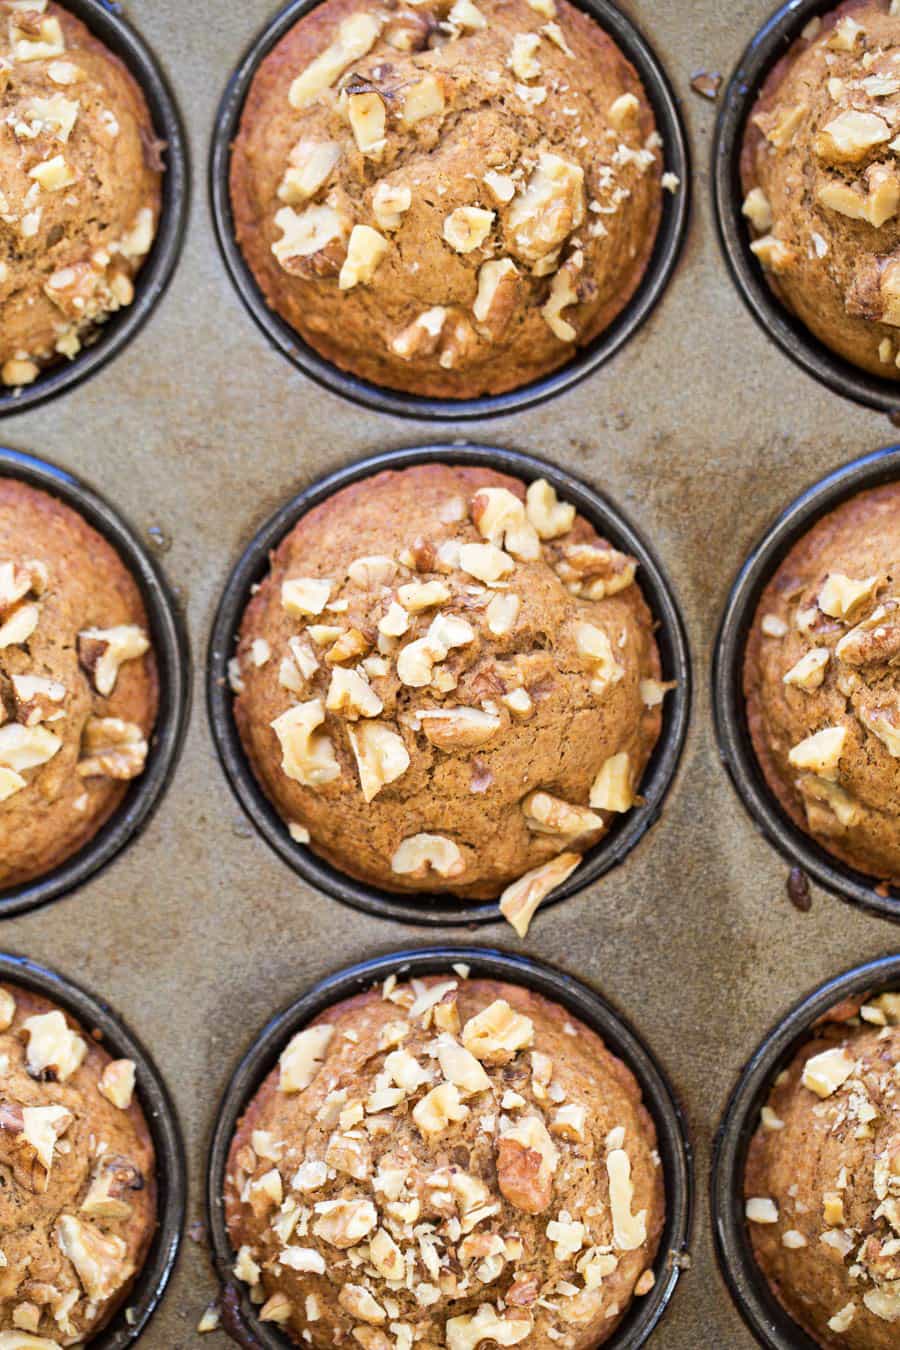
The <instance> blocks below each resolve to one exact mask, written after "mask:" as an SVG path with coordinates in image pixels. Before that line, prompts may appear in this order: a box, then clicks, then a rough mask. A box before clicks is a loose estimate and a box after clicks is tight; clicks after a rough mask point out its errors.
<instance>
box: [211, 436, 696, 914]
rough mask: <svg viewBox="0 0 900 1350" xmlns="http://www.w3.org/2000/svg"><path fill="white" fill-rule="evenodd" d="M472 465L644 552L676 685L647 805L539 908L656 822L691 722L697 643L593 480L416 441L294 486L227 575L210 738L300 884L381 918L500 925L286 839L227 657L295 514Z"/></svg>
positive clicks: (495, 452)
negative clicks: (347, 868)
mask: <svg viewBox="0 0 900 1350" xmlns="http://www.w3.org/2000/svg"><path fill="white" fill-rule="evenodd" d="M426 463H446V464H450V465H453V464H464V465H465V464H474V465H482V466H484V467H487V468H493V469H495V470H499V471H500V472H502V473H508V474H510V475H512V476H514V477H515V478H517V479H519V480H520V481H524V482H530V481H532V480H533V479H535V478H540V477H546V478H547V480H548V481H549V482H550V483H552V484H553V486H554V487H555V488H556V490H557V491H558V492H559V493H560V495H561V496H564V497H565V498H566V500H568V501H570V502H573V503H574V505H575V506H576V508H577V510H578V512H579V513H580V514H582V515H584V516H585V518H586V519H587V520H588V521H589V522H590V523H591V524H592V525H594V526H595V528H597V529H598V531H599V532H600V533H601V534H602V535H605V536H607V537H608V538H610V540H611V542H612V543H613V544H614V545H616V546H621V547H624V548H625V549H626V550H627V551H628V552H629V553H632V554H633V555H634V556H636V557H637V558H638V561H639V568H638V584H639V586H640V588H641V592H642V594H643V596H644V598H645V600H646V602H647V604H648V607H649V609H650V611H651V614H652V616H653V618H654V619H655V620H656V621H657V632H656V638H657V642H658V644H659V646H660V651H661V655H662V657H663V661H664V667H665V668H664V670H663V678H664V679H674V680H676V681H677V686H676V688H675V689H673V690H672V691H671V692H670V693H668V694H667V695H666V698H665V700H664V703H663V725H662V730H661V732H660V737H659V740H658V742H657V744H656V747H655V748H654V751H653V754H652V755H651V757H650V760H649V763H648V765H647V768H646V769H645V771H644V776H643V778H642V779H641V785H640V786H641V795H642V798H644V802H643V804H642V805H640V806H636V807H633V808H632V810H631V811H629V812H628V813H627V814H625V815H624V816H622V817H621V819H620V820H618V821H616V822H614V824H613V826H612V827H611V828H610V830H609V832H608V833H607V834H606V835H604V837H603V838H602V839H601V840H600V842H599V843H598V844H596V845H595V846H594V848H593V849H590V850H588V851H587V852H586V853H585V855H584V858H585V861H584V863H582V864H580V865H579V867H578V868H576V870H575V872H574V873H573V874H572V876H571V877H570V878H569V879H568V880H567V881H566V882H564V883H563V884H562V885H561V886H559V887H557V888H556V889H555V890H554V891H553V892H552V893H551V895H550V896H549V897H548V898H547V899H546V900H544V901H543V902H542V904H541V906H540V909H539V911H538V916H540V914H541V913H542V912H543V911H544V910H545V909H547V908H548V907H549V906H550V905H552V904H556V903H558V902H559V901H561V900H565V899H568V898H569V897H570V896H573V895H576V894H578V893H580V892H581V891H584V890H585V889H587V887H589V886H591V885H593V884H594V883H595V882H596V881H598V880H599V878H600V877H602V876H604V875H605V874H606V873H607V872H609V871H611V870H612V869H613V868H615V867H616V866H617V865H618V864H619V863H621V862H623V861H624V860H625V858H626V857H627V856H628V854H629V853H630V852H631V851H632V849H634V848H635V847H636V846H637V845H638V844H639V843H640V842H641V840H642V839H643V837H644V836H645V835H646V834H647V832H648V831H649V830H650V828H651V827H652V826H653V825H654V824H655V823H656V821H657V820H658V819H659V816H660V814H661V812H662V808H663V805H664V803H665V800H666V798H667V797H668V794H669V791H670V790H671V788H672V786H673V784H674V781H675V778H676V775H677V770H678V766H679V762H680V759H681V754H682V750H683V748H684V742H685V738H686V735H687V729H688V724H689V721H690V713H691V703H692V673H691V659H690V649H689V646H688V640H687V635H686V631H685V627H684V621H683V619H682V616H681V610H680V607H679V604H678V601H677V598H676V592H675V590H674V588H673V586H672V583H671V581H670V579H669V577H668V574H667V572H666V571H665V569H664V568H663V566H662V564H661V563H660V562H659V560H658V558H657V556H656V553H655V551H654V550H653V549H652V548H651V547H650V546H649V545H647V544H646V543H645V542H644V539H643V535H642V534H641V533H640V532H639V531H638V530H637V529H636V527H635V526H633V525H632V524H631V521H630V520H629V519H628V518H627V517H626V516H625V515H624V513H623V512H622V511H621V509H620V508H619V507H618V506H617V505H615V504H614V503H613V502H612V501H611V500H610V499H609V498H608V497H606V496H605V495H604V494H603V493H601V492H599V491H598V490H597V489H596V488H594V487H592V486H591V485H589V484H587V483H585V482H584V481H583V480H582V479H580V478H577V477H576V476H575V475H573V474H572V473H570V472H569V471H568V470H567V469H564V468H561V467H559V466H557V465H555V464H553V463H551V462H549V461H544V460H540V459H537V458H536V457H535V456H532V455H528V454H524V453H523V452H521V451H518V450H508V449H503V448H499V447H496V446H487V445H481V444H469V443H454V444H449V445H446V444H438V445H426V446H411V447H406V448H403V449H398V450H387V451H381V452H378V453H376V454H374V455H370V456H367V457H366V458H364V459H360V460H355V461H353V462H351V463H350V464H348V465H345V466H344V467H343V468H342V469H338V470H336V471H334V472H332V473H330V474H327V475H326V476H325V477H323V478H319V479H317V480H316V481H314V482H313V483H311V484H309V485H307V486H306V487H305V488H303V489H301V490H300V491H299V492H298V493H296V494H294V495H293V496H292V497H291V498H290V499H289V500H288V501H287V502H286V503H285V504H284V505H282V506H281V507H280V508H279V509H278V510H277V511H276V512H275V513H274V515H272V516H270V517H269V518H268V520H267V521H266V522H265V523H264V524H263V525H262V526H261V527H260V528H259V529H258V530H257V531H256V532H255V533H254V535H253V537H252V538H251V540H250V542H249V543H248V544H247V545H246V546H245V548H244V549H243V550H242V552H241V554H240V557H239V558H238V561H237V562H236V563H235V564H234V566H233V568H232V570H231V572H230V573H229V575H228V579H227V581H226V584H225V587H224V589H223V591H222V594H221V598H220V600H219V603H218V607H217V610H216V615H215V618H214V621H213V626H212V630H211V633H210V640H209V649H208V655H207V680H206V692H207V713H208V717H209V721H210V727H211V730H212V735H213V740H214V742H215V746H216V750H217V752H218V755H219V759H220V761H221V763H222V766H223V768H224V770H225V775H226V778H227V779H228V782H229V784H230V786H231V789H232V791H233V792H234V794H235V796H236V797H237V800H238V802H239V804H240V806H241V808H242V810H243V811H244V812H245V814H246V815H247V816H248V817H249V819H250V820H251V822H252V823H253V825H254V826H255V828H256V830H257V832H258V833H259V834H260V835H261V836H262V837H263V838H264V839H265V841H266V842H267V843H268V844H269V846H270V847H272V848H273V849H274V851H275V852H276V853H277V854H278V855H279V857H280V858H281V859H282V861H283V862H285V863H287V864H288V866H289V867H291V868H292V869H293V871H294V872H296V873H297V874H298V875H299V876H300V877H301V878H302V879H303V880H305V881H306V882H307V883H308V884H310V885H311V886H313V887H314V888H315V889H316V890H318V891H320V892H322V893H324V894H325V895H327V896H329V897H331V898H332V899H336V900H339V901H341V902H342V903H344V904H347V905H351V906H353V907H355V908H357V909H361V910H364V911H366V912H367V913H369V914H374V915H376V916H377V917H380V918H387V919H393V920H396V921H399V922H403V923H410V924H416V925H418V926H426V927H433V926H447V925H452V926H459V925H463V924H465V925H471V924H473V923H497V922H503V919H502V916H501V914H500V912H499V909H498V901H497V900H488V901H479V900H469V899H466V898H459V899H456V898H454V897H453V896H452V895H451V896H447V895H446V894H445V895H440V894H435V893H430V892H429V893H421V898H418V897H419V893H416V892H389V891H385V890H381V889H380V888H378V887H376V886H373V885H370V884H368V883H366V882H362V881H357V880H355V879H354V878H353V877H351V876H350V875H349V874H348V873H345V872H343V871H341V870H340V869H338V868H336V867H334V866H332V865H331V864H330V863H328V862H326V860H325V859H324V858H320V857H319V856H318V855H316V854H315V853H313V851H312V850H311V849H310V848H308V847H307V846H306V845H303V844H298V843H295V842H294V840H292V839H291V837H290V835H289V833H288V829H287V825H286V824H285V822H284V821H283V820H282V818H281V817H280V816H279V815H278V813H277V812H276V810H275V808H274V806H272V804H271V803H270V802H269V800H268V798H267V797H266V796H265V794H264V793H263V791H262V789H261V788H260V786H259V784H258V783H257V781H256V778H255V776H254V774H253V771H252V769H251V767H250V764H249V761H248V759H247V757H246V755H245V753H244V750H243V746H242V745H241V742H240V737H239V735H238V732H237V727H236V725H235V721H234V716H233V712H232V697H233V696H232V693H231V690H230V686H229V683H228V661H229V658H230V657H231V656H232V655H233V654H234V650H235V638H236V636H237V633H238V630H239V627H240V622H241V617H242V615H243V612H244V608H245V606H246V604H247V602H248V600H249V598H250V588H251V586H252V585H253V584H254V583H255V582H257V581H259V580H260V579H261V578H262V577H263V576H264V575H265V574H266V573H267V571H268V568H269V555H270V551H271V550H272V549H273V548H275V547H277V545H278V544H279V543H280V542H281V540H282V539H283V538H284V537H285V535H286V534H287V533H289V531H290V530H291V529H292V528H293V526H294V525H295V524H296V523H297V521H298V520H299V519H300V518H301V517H302V516H303V515H305V514H306V513H307V512H308V511H309V510H310V509H312V508H313V507H314V506H316V505H317V504H318V503H319V502H321V501H323V500H325V499H326V498H328V497H330V496H332V495H333V494H334V493H336V492H338V491H340V490H341V489H342V488H344V487H347V486H349V485H350V484H351V483H355V482H357V481H359V480H360V479H363V478H368V477H370V476H372V475H374V474H377V473H379V472H381V471H382V470H385V469H394V470H399V469H405V468H410V467H413V466H414V465H417V464H426Z"/></svg>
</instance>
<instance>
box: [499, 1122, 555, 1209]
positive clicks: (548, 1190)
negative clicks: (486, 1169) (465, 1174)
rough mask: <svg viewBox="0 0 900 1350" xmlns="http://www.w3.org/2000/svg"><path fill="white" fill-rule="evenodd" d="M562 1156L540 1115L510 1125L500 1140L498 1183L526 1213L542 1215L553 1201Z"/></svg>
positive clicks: (507, 1195)
mask: <svg viewBox="0 0 900 1350" xmlns="http://www.w3.org/2000/svg"><path fill="white" fill-rule="evenodd" d="M558 1165H559V1153H558V1151H557V1148H556V1145H555V1144H554V1142H553V1140H552V1139H551V1138H550V1135H549V1134H548V1132H547V1127H546V1125H545V1124H544V1122H543V1121H542V1120H541V1119H540V1118H539V1117H538V1116H525V1117H524V1118H523V1119H519V1120H516V1121H514V1122H512V1123H509V1124H507V1125H506V1126H505V1127H504V1129H503V1131H502V1132H501V1134H500V1136H499V1138H498V1140H497V1184H498V1185H499V1187H500V1191H501V1194H502V1195H503V1196H505V1198H506V1199H507V1200H508V1201H509V1203H510V1204H511V1205H515V1207H516V1209H521V1210H522V1211H523V1212H524V1213H525V1214H542V1213H543V1212H544V1210H545V1209H546V1208H547V1207H548V1205H549V1204H550V1202H551V1201H552V1199H553V1177H554V1174H555V1172H556V1169H557V1167H558Z"/></svg>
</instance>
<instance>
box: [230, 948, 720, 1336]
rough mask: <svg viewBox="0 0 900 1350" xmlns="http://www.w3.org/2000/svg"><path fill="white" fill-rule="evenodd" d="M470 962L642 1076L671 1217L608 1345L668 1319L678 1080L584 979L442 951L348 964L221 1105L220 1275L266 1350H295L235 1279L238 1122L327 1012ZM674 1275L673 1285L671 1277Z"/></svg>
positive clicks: (268, 1031)
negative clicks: (298, 1034)
mask: <svg viewBox="0 0 900 1350" xmlns="http://www.w3.org/2000/svg"><path fill="white" fill-rule="evenodd" d="M454 963H456V964H460V963H463V964H467V965H469V966H470V968H471V978H473V979H497V980H503V981H506V982H507V983H509V984H518V985H521V986H524V987H525V988H528V989H532V990H534V991H535V992H537V993H540V994H542V995H543V996H544V997H545V998H548V999H550V1000H552V1001H554V1002H556V1003H559V1004H561V1005H562V1006H563V1007H565V1008H566V1009H567V1010H568V1011H569V1012H571V1013H572V1014H573V1015H574V1016H575V1017H577V1018H578V1019H579V1020H580V1021H582V1022H584V1024H585V1025H586V1026H588V1027H589V1028H590V1029H591V1030H593V1031H595V1032H596V1033H597V1034H598V1035H599V1036H600V1038H601V1039H602V1040H603V1042H604V1044H605V1045H606V1048H607V1049H608V1050H609V1051H610V1053H611V1054H613V1055H615V1056H616V1057H617V1058H619V1059H621V1060H622V1061H623V1062H624V1063H625V1065H626V1066H627V1067H628V1068H629V1069H630V1070H631V1072H632V1073H633V1074H634V1076H635V1078H636V1080H637V1082H638V1084H639V1086H640V1089H641V1095H642V1100H643V1103H644V1106H645V1107H646V1109H647V1111H648V1112H649V1113H650V1115H651V1116H652V1118H653V1122H654V1125H655V1127H656V1132H657V1145H658V1148H659V1151H660V1156H661V1157H662V1158H663V1169H664V1171H663V1174H664V1181H665V1191H666V1218H665V1224H664V1227H663V1231H662V1234H661V1236H660V1241H659V1248H658V1250H657V1253H656V1257H655V1259H654V1262H653V1269H654V1271H655V1272H656V1276H657V1279H656V1284H655V1285H654V1287H653V1288H652V1289H651V1291H650V1292H649V1293H648V1294H647V1295H645V1296H643V1297H642V1298H634V1299H633V1300H632V1304H631V1307H630V1308H629V1311H628V1313H627V1314H626V1317H625V1319H624V1320H623V1322H622V1324H621V1325H620V1326H619V1328H617V1330H616V1331H615V1332H614V1333H613V1335H612V1336H611V1337H610V1338H609V1339H608V1340H607V1341H604V1342H603V1344H604V1346H605V1347H606V1346H608V1347H609V1350H638V1347H639V1346H641V1345H643V1344H644V1343H645V1341H646V1340H647V1339H648V1337H649V1336H650V1335H651V1333H652V1332H653V1331H654V1329H655V1328H656V1326H657V1325H658V1323H659V1321H660V1319H661V1318H662V1316H663V1314H664V1313H665V1312H666V1310H667V1308H668V1307H669V1304H670V1303H671V1300H672V1297H673V1295H674V1293H675V1289H676V1287H677V1285H678V1282H679V1279H680V1276H681V1273H682V1269H683V1268H685V1267H684V1266H683V1264H682V1260H681V1258H682V1256H683V1255H684V1254H686V1253H687V1250H688V1246H689V1243H690V1240H691V1237H692V1233H693V1220H694V1194H693V1188H694V1174H693V1152H692V1146H691V1141H690V1133H689V1130H688V1126H687V1121H686V1118H685V1115H684V1111H683V1109H682V1107H681V1104H680V1102H679V1101H678V1098H677V1096H676V1094H675V1092H674V1090H673V1088H672V1086H671V1084H670V1082H669V1078H668V1076H667V1074H666V1073H665V1071H664V1070H663V1068H662V1067H661V1064H660V1062H659V1060H658V1058H657V1056H656V1054H655V1053H654V1051H653V1050H652V1049H651V1048H650V1047H649V1046H648V1044H647V1043H646V1042H645V1040H644V1039H643V1037H641V1036H640V1035H639V1034H638V1033H637V1032H636V1031H635V1030H634V1028H633V1027H632V1026H631V1024H630V1022H629V1021H628V1020H627V1018H626V1017H625V1016H623V1014H622V1013H620V1012H619V1010H618V1008H617V1007H616V1006H615V1005H613V1004H612V1003H610V1002H609V1001H608V1000H607V998H606V997H605V996H604V995H603V994H601V993H600V992H599V990H597V989H595V988H594V987H593V986H592V985H589V984H587V983H586V982H585V981H584V980H582V979H581V978H579V977H575V976H571V975H569V974H568V973H567V972H565V971H563V970H561V969H559V968H558V967H556V966H552V965H549V964H547V963H546V962H544V961H539V960H537V959H535V958H532V957H528V956H521V955H517V954H514V953H512V952H508V951H504V950H502V949H497V948H493V947H477V946H476V947H473V946H454V945H450V944H442V945H440V946H435V947H424V948H418V949H411V950H407V949H404V950H401V951H397V952H387V953H385V954H383V955H380V956H375V957H372V958H369V959H368V960H365V961H362V962H359V963H355V964H353V965H351V966H346V967H344V968H342V969H340V970H337V971H335V972H333V973H332V974H330V975H327V976H325V977H324V978H322V979H320V980H317V981H316V982H315V983H314V984H313V985H312V986H311V987H310V988H309V989H307V990H306V992H305V993H303V994H301V995H300V996H299V997H298V998H296V999H295V1000H293V1001H292V1002H291V1003H290V1004H288V1005H287V1007H285V1008H283V1009H282V1010H281V1011H280V1012H278V1013H276V1014H275V1015H274V1016H273V1017H271V1018H270V1019H269V1020H268V1022H266V1024H265V1025H264V1026H263V1027H262V1029H261V1030H260V1031H259V1032H258V1033H257V1035H256V1037H255V1038H254V1039H253V1041H252V1042H251V1043H250V1045H249V1047H248V1048H247V1050H246V1051H245V1052H244V1053H243V1054H242V1056H241V1058H240V1060H239V1062H238V1064H237V1067H236V1069H235V1070H234V1072H233V1074H232V1076H231V1078H230V1079H229V1082H228V1086H227V1088H226V1089H225V1092H224V1095H223V1097H222V1099H221V1101H220V1104H219V1109H218V1112H217V1114H216V1124H215V1126H214V1129H213V1132H212V1136H211V1139H210V1145H209V1152H208V1159H207V1170H206V1196H205V1199H206V1208H207V1217H208V1220H209V1233H210V1247H211V1257H212V1262H213V1267H214V1270H215V1273H216V1275H217V1277H218V1278H219V1280H220V1282H221V1285H222V1288H223V1291H224V1294H225V1297H226V1298H228V1295H229V1293H230V1292H231V1291H235V1294H236V1297H235V1294H232V1295H231V1298H230V1299H229V1305H230V1311H231V1312H232V1314H234V1315H235V1317H236V1318H237V1319H238V1320H239V1324H240V1326H241V1330H242V1331H243V1332H244V1333H245V1334H246V1333H247V1332H248V1331H249V1338H250V1339H249V1340H248V1343H250V1342H251V1341H252V1343H254V1344H257V1343H258V1344H260V1346H261V1348H262V1350H287V1348H288V1347H290V1346H292V1345H293V1344H294V1342H293V1341H290V1340H288V1339H287V1337H285V1336H284V1335H283V1334H282V1333H281V1332H279V1331H278V1330H277V1328H275V1327H274V1326H273V1325H272V1324H267V1323H262V1322H260V1321H259V1319H258V1318H257V1317H256V1314H255V1312H254V1310H253V1305H252V1304H251V1303H250V1300H249V1298H248V1297H247V1295H246V1292H245V1291H244V1289H243V1286H241V1285H240V1284H239V1283H238V1282H236V1281H235V1279H234V1276H233V1272H232V1269H231V1268H232V1265H233V1263H234V1252H233V1248H232V1246H231V1241H230V1239H229V1236H228V1231H227V1228H226V1226H225V1213H224V1201H223V1191H224V1179H225V1169H226V1165H227V1160H228V1151H229V1148H230V1145H231V1140H232V1137H233V1134H234V1130H235V1128H236V1125H237V1122H238V1118H239V1116H240V1114H241V1112H242V1110H243V1109H244V1107H245V1106H246V1105H247V1103H248V1102H249V1101H250V1099H251V1098H252V1096H253V1094H254V1093H255V1092H256V1091H257V1089H258V1088H259V1087H260V1085H261V1083H262V1081H263V1079H264V1078H265V1076H266V1075H267V1074H268V1072H269V1071H270V1070H271V1069H272V1068H273V1067H274V1065H275V1063H276V1062H277V1058H278V1055H279V1053H280V1052H281V1050H283V1049H284V1046H285V1045H286V1043H287V1041H288V1040H289V1038H290V1036H291V1035H292V1034H293V1033H294V1032H295V1031H299V1030H301V1029H302V1027H304V1026H305V1025H307V1024H308V1023H309V1022H310V1021H311V1020H312V1019H313V1018H314V1017H316V1016H317V1015H318V1014H319V1013H321V1012H324V1011H325V1010H326V1009H327V1008H329V1007H332V1006H333V1005H334V1004H336V1003H338V1002H340V1001H342V1000H343V999H345V998H348V997H351V996H352V995H353V994H355V993H361V992H363V991H365V990H366V989H369V988H372V987H373V986H377V985H378V984H379V983H380V982H381V981H383V980H384V979H385V978H387V976H388V975H392V974H393V975H397V976H398V978H401V979H406V978H408V977H410V976H412V977H415V976H418V975H427V974H444V973H449V972H450V971H451V970H452V966H453V964H454ZM663 1276H665V1278H663Z"/></svg>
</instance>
